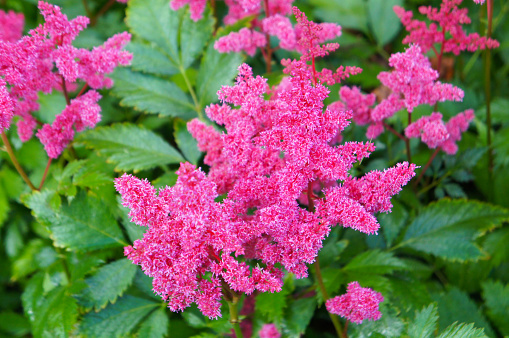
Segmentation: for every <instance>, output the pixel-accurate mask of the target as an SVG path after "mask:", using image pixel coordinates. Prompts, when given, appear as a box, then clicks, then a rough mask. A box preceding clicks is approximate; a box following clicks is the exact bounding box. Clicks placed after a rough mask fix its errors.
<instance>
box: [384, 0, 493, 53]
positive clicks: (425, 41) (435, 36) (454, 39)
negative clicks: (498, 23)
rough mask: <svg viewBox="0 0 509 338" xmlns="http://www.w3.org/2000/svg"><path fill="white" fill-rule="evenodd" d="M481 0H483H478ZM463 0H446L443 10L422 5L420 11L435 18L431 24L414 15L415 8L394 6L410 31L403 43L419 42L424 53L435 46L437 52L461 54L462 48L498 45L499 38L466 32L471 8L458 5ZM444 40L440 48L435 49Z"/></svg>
mask: <svg viewBox="0 0 509 338" xmlns="http://www.w3.org/2000/svg"><path fill="white" fill-rule="evenodd" d="M474 1H475V2H477V3H480V1H479V0H474ZM462 2H463V0H443V1H442V3H441V5H440V10H438V9H437V8H433V7H431V6H421V7H419V12H420V13H421V14H423V15H426V16H427V18H428V19H429V20H431V21H432V23H430V24H429V25H427V24H426V23H425V22H424V21H420V20H417V19H413V13H412V11H405V9H404V8H402V7H399V6H394V12H395V13H396V15H397V16H398V17H399V19H400V20H401V22H402V24H403V25H404V26H405V28H406V30H407V31H408V32H409V35H407V36H406V37H405V38H404V39H403V43H416V44H418V45H419V46H421V48H422V50H423V52H424V53H426V52H427V51H428V50H430V49H432V50H433V51H434V52H435V53H436V55H437V56H439V55H441V54H442V53H453V54H455V55H458V54H459V53H460V52H461V51H464V50H468V51H469V52H474V51H476V50H477V49H485V48H496V47H498V46H499V43H498V41H496V40H493V39H491V38H486V37H484V36H483V37H481V36H480V35H479V34H478V33H471V34H468V35H467V34H466V33H465V31H464V30H463V27H462V25H464V24H469V23H470V18H469V17H468V9H466V8H458V6H459V5H460V4H461V3H462ZM435 44H440V50H437V49H435Z"/></svg>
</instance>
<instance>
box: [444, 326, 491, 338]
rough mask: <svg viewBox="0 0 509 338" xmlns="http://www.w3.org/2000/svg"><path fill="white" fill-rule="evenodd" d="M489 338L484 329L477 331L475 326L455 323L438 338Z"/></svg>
mask: <svg viewBox="0 0 509 338" xmlns="http://www.w3.org/2000/svg"><path fill="white" fill-rule="evenodd" d="M456 337H458V338H459V337H461V338H488V336H487V335H486V334H484V330H483V329H477V328H475V327H474V324H464V323H463V324H458V323H453V324H451V325H450V326H449V327H448V328H446V329H445V330H444V332H442V333H441V334H440V335H439V336H438V338H456Z"/></svg>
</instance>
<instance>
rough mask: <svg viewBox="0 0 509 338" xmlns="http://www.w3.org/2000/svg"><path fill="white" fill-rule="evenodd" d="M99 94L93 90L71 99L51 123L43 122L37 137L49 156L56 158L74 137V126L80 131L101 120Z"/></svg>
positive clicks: (91, 126) (93, 125)
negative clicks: (98, 102)
mask: <svg viewBox="0 0 509 338" xmlns="http://www.w3.org/2000/svg"><path fill="white" fill-rule="evenodd" d="M100 98H101V95H99V93H97V92H96V91H95V90H91V91H88V92H87V93H86V94H84V95H82V96H80V97H78V98H76V99H74V100H71V104H70V105H68V106H67V107H65V109H64V110H63V111H62V113H60V114H59V115H57V116H56V118H55V121H53V123H52V124H51V125H49V124H45V125H44V126H43V127H42V128H41V129H40V130H39V131H38V132H37V137H38V138H39V139H40V140H41V143H42V144H43V145H44V149H45V150H46V152H47V153H48V156H49V157H51V158H58V156H60V154H61V153H62V151H63V150H64V149H65V147H67V145H68V144H69V142H71V141H72V140H73V138H74V128H76V131H78V132H80V131H83V130H85V128H87V127H88V128H93V127H95V125H96V124H97V123H98V122H99V121H100V120H101V114H100V112H101V107H100V106H99V105H98V104H97V101H99V99H100Z"/></svg>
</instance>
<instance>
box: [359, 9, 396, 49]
mask: <svg viewBox="0 0 509 338" xmlns="http://www.w3.org/2000/svg"><path fill="white" fill-rule="evenodd" d="M402 5H403V0H385V1H378V0H367V4H366V7H367V10H368V18H369V25H370V27H371V31H372V32H373V35H374V36H375V39H376V42H377V43H378V45H380V46H384V45H385V44H387V43H388V42H390V41H391V40H392V39H394V38H395V37H396V34H398V31H399V30H400V28H401V23H400V20H399V19H398V17H397V16H396V14H395V13H394V10H393V9H392V8H393V7H394V6H402Z"/></svg>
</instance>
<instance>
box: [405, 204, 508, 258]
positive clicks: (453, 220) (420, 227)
mask: <svg viewBox="0 0 509 338" xmlns="http://www.w3.org/2000/svg"><path fill="white" fill-rule="evenodd" d="M508 219H509V210H507V209H505V208H501V207H498V206H494V205H491V204H488V203H482V202H476V201H468V200H449V199H444V200H441V201H438V202H436V203H432V204H430V205H428V206H427V207H426V208H425V209H424V210H422V212H421V213H420V214H419V215H418V216H417V217H416V218H415V219H414V221H413V222H412V223H411V224H410V226H409V228H408V229H407V232H406V234H405V237H404V239H403V241H402V242H401V243H400V244H399V245H398V246H406V247H410V248H413V249H415V250H418V251H422V252H425V253H430V254H433V255H436V256H439V257H442V258H444V259H450V260H460V261H462V260H468V259H478V258H480V257H482V255H483V253H482V251H481V249H480V248H479V247H478V246H477V244H476V243H475V242H474V239H475V238H476V237H478V236H480V235H482V234H483V233H484V232H486V231H488V230H490V229H493V228H495V227H497V226H499V225H500V224H501V223H502V222H503V221H505V220H508Z"/></svg>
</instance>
